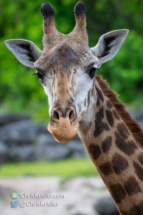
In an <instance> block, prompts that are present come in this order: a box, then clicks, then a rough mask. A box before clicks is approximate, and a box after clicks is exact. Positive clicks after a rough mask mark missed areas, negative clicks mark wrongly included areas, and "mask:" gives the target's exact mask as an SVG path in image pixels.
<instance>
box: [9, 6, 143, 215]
mask: <svg viewBox="0 0 143 215" xmlns="http://www.w3.org/2000/svg"><path fill="white" fill-rule="evenodd" d="M41 12H42V15H43V19H44V24H43V29H44V36H43V45H44V50H43V51H41V50H39V49H38V48H37V47H36V46H35V45H34V43H32V42H30V41H27V40H21V39H14V40H7V41H5V44H6V46H7V47H8V49H9V50H10V51H11V52H12V53H13V54H14V55H15V56H16V58H17V59H18V60H19V61H20V62H21V63H22V64H24V65H25V66H28V67H32V68H34V69H35V70H36V73H35V74H36V75H37V76H38V78H39V80H40V82H41V84H42V86H43V87H44V90H45V93H46V94H47V96H48V101H49V115H50V122H49V124H48V129H49V131H50V132H51V133H52V135H53V136H54V138H55V139H56V140H57V141H59V142H67V141H69V140H71V139H72V138H73V137H74V136H75V135H76V134H77V132H78V134H79V136H80V138H81V140H82V142H83V144H84V146H85V148H86V150H87V152H88V153H89V155H90V157H91V159H92V161H93V163H94V164H95V166H96V168H97V170H98V171H99V173H100V175H101V177H102V179H103V180H104V182H105V184H106V186H107V188H108V189H109V191H110V193H111V195H112V197H113V199H114V201H115V203H116V205H117V207H118V209H119V211H120V214H122V215H143V148H142V147H143V130H142V128H141V127H140V125H138V124H137V123H136V122H135V121H134V120H133V119H132V118H131V117H130V115H129V114H128V113H127V112H126V110H125V107H124V106H123V105H122V104H121V103H120V102H119V101H118V100H117V96H116V94H115V93H114V92H113V91H111V90H110V89H109V88H108V86H107V84H106V83H105V81H104V80H103V79H102V78H101V77H100V76H98V75H96V71H97V70H98V69H100V67H101V65H102V64H103V63H105V62H107V61H109V60H111V59H112V58H113V57H114V56H115V55H116V54H117V52H118V51H119V49H120V47H121V45H122V43H123V42H124V40H125V39H126V37H127V34H128V30H126V29H124V30H116V31H112V32H109V33H107V34H104V35H102V36H101V37H100V39H99V41H98V43H97V45H96V46H95V47H93V48H89V45H88V35H87V32H86V16H85V12H86V8H85V5H84V3H83V2H78V3H77V4H76V6H75V9H74V12H75V18H76V26H75V28H74V30H73V31H72V32H71V33H70V34H68V35H64V34H62V33H60V32H58V31H57V30H56V28H55V24H54V13H55V12H54V9H53V7H52V6H51V5H50V4H49V3H48V2H46V3H44V4H42V6H41Z"/></svg>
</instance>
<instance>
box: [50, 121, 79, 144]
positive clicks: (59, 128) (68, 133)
mask: <svg viewBox="0 0 143 215" xmlns="http://www.w3.org/2000/svg"><path fill="white" fill-rule="evenodd" d="M47 128H48V131H49V132H50V133H51V134H52V136H53V137H54V138H55V140H56V141H58V142H60V143H66V142H68V141H70V140H72V139H73V138H74V137H75V136H76V135H77V132H78V128H79V123H78V121H77V120H74V122H72V124H71V123H70V121H69V119H68V118H62V119H61V120H60V122H59V123H55V122H52V121H50V122H49V124H48V126H47Z"/></svg>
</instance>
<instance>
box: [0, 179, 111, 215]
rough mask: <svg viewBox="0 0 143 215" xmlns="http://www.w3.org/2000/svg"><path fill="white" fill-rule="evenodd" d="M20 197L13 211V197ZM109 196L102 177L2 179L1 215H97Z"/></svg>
mask: <svg viewBox="0 0 143 215" xmlns="http://www.w3.org/2000/svg"><path fill="white" fill-rule="evenodd" d="M13 191H17V192H18V193H19V197H18V199H17V200H18V201H19V205H18V206H17V207H16V208H12V207H11V201H13V202H14V201H16V200H13V199H11V197H10V194H11V192H13ZM108 195H109V192H108V191H107V189H106V188H105V185H104V183H103V181H102V179H101V178H100V177H89V178H84V177H77V178H72V179H67V178H62V177H18V178H2V179H0V214H1V215H78V214H80V215H95V214H96V213H95V211H94V209H93V205H94V203H95V202H96V201H97V200H98V199H100V198H102V197H103V196H104V197H105V196H108Z"/></svg>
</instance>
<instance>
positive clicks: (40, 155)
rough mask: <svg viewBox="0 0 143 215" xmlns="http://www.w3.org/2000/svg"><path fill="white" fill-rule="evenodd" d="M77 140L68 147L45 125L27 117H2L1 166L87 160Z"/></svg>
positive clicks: (68, 144) (0, 130)
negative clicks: (42, 161) (39, 161)
mask: <svg viewBox="0 0 143 215" xmlns="http://www.w3.org/2000/svg"><path fill="white" fill-rule="evenodd" d="M87 156H88V155H87V153H86V151H85V149H84V146H83V144H82V143H81V141H80V139H79V138H78V137H75V138H74V139H73V140H71V141H70V142H68V143H65V144H62V143H58V142H56V141H55V139H54V138H53V137H52V135H51V134H50V133H49V132H48V131H47V126H46V125H44V124H39V123H34V122H32V120H31V119H30V116H28V115H23V114H22V115H18V114H0V162H6V161H14V162H19V161H36V160H49V161H53V160H60V159H64V158H79V157H87Z"/></svg>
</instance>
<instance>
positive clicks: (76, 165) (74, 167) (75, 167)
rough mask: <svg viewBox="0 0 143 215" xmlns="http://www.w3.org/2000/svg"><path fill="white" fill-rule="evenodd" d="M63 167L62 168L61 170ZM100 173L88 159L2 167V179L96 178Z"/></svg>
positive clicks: (8, 164)
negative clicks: (26, 177) (44, 177)
mask: <svg viewBox="0 0 143 215" xmlns="http://www.w3.org/2000/svg"><path fill="white" fill-rule="evenodd" d="M61 167H62V168H61ZM98 174H99V173H98V172H97V170H96V169H95V166H94V164H93V163H92V162H91V160H89V159H87V158H82V159H65V160H61V161H53V162H46V161H38V162H36V161H35V162H20V163H5V164H3V165H2V166H1V172H0V177H13V176H65V177H75V176H86V177H88V176H95V175H98Z"/></svg>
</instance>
